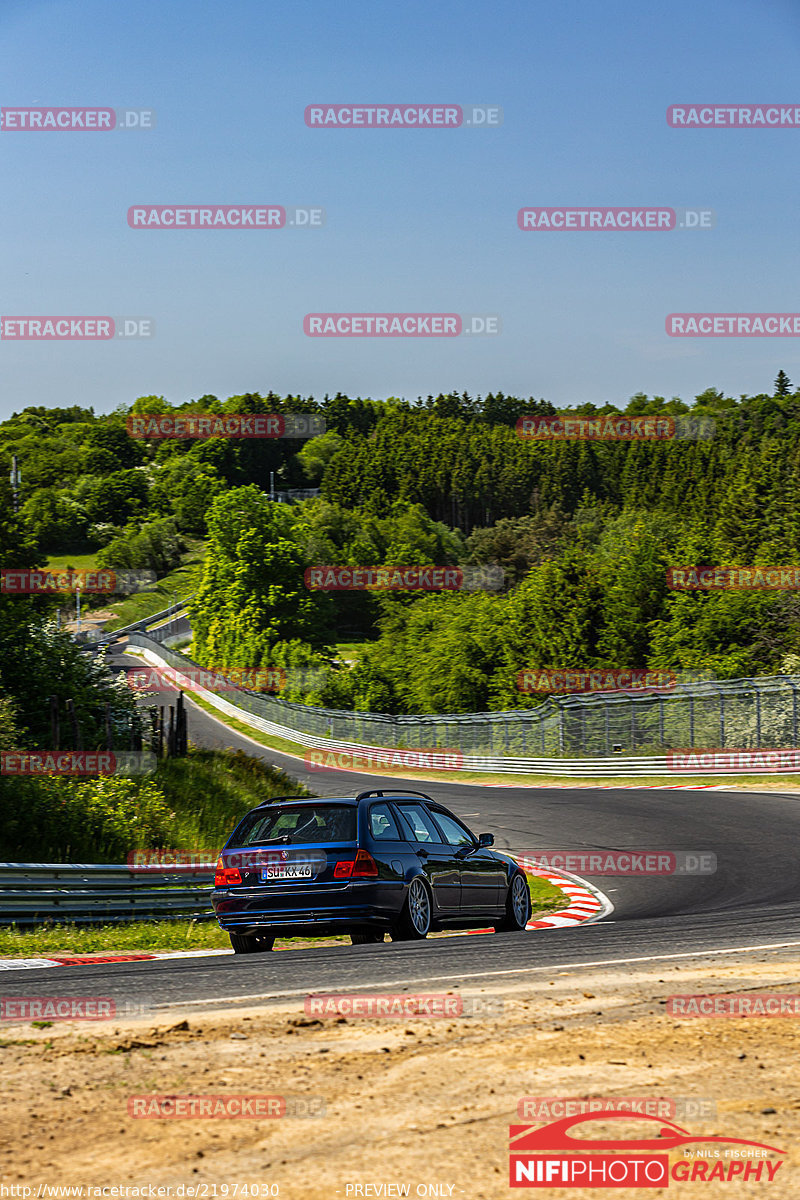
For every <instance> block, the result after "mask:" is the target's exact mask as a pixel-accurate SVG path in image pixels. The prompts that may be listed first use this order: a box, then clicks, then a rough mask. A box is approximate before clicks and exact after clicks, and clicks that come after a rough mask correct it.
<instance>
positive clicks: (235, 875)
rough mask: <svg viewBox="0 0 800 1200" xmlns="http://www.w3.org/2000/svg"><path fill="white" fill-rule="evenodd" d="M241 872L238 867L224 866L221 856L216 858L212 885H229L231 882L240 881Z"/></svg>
mask: <svg viewBox="0 0 800 1200" xmlns="http://www.w3.org/2000/svg"><path fill="white" fill-rule="evenodd" d="M241 882H242V873H241V871H240V870H239V868H238V867H226V866H225V863H224V862H223V861H222V859H221V858H218V859H217V866H216V870H215V871H214V887H230V885H231V884H232V883H241Z"/></svg>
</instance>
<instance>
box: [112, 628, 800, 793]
mask: <svg viewBox="0 0 800 1200" xmlns="http://www.w3.org/2000/svg"><path fill="white" fill-rule="evenodd" d="M129 640H130V644H131V645H135V646H138V647H140V648H141V650H142V652H143V654H144V657H145V659H146V660H147V661H148V662H150V663H152V664H153V665H154V666H156V667H158V666H162V667H170V668H171V669H172V671H171V676H172V672H178V673H179V674H178V679H177V681H176V682H175V683H174V686H176V687H177V686H180V672H181V671H182V670H183V671H191V672H193V677H192V676H191V675H190V676H188V677H187V688H189V689H190V691H192V692H197V693H198V694H199V695H200V696H202V697H203V698H204V699H205V700H207V701H208V702H209V703H210V704H212V705H213V706H214V708H216V709H218V710H219V711H220V712H222V713H225V714H226V715H227V716H231V717H235V718H236V720H238V721H242V722H243V723H244V724H246V725H250V726H251V727H252V728H253V729H259V730H261V731H262V732H263V733H266V734H269V735H270V736H272V737H280V738H285V739H287V740H289V741H291V742H294V743H296V744H297V745H299V746H304V747H306V748H309V749H314V750H324V751H330V752H331V753H332V754H333V755H334V756H335V755H336V754H337V753H338V752H342V754H343V756H344V755H346V756H347V761H342V762H341V763H339V764H337V763H336V762H335V761H334V762H330V763H327V762H323V763H321V764H320V765H330V766H332V767H335V766H336V765H340V766H341V767H342V768H343V769H345V770H351V771H353V770H362V769H363V770H365V771H373V770H376V769H383V770H384V772H385V771H386V770H391V768H392V767H402V766H413V767H417V768H420V767H422V768H424V767H425V761H424V757H425V752H426V751H430V750H432V749H433V748H434V747H435V746H436V745H437V744H438V745H440V746H443V747H444V746H446V747H448V748H449V749H451V750H456V751H457V752H459V753H460V754H461V755H462V757H461V763H460V766H459V767H458V768H456V767H455V766H454V767H452V768H449V769H451V770H457V769H458V770H463V771H478V772H492V773H500V774H519V775H530V774H537V775H554V776H555V775H584V776H623V775H673V776H675V777H676V778H678V779H679V778H680V777H681V776H682V775H686V774H689V773H691V774H696V775H700V774H711V775H713V774H724V775H731V774H754V773H763V772H764V771H774V772H776V773H780V772H783V773H797V772H798V767H797V765H796V764H795V762H794V759H795V758H797V755H796V754H794V753H792V754H791V755H787V758H790V757H791V758H792V760H793V761H792V762H791V763H788V762H787V763H785V764H780V763H779V764H777V765H776V764H774V763H769V762H767V761H766V760H765V762H764V764H763V765H761V766H759V764H758V763H757V762H753V761H748V762H742V763H740V764H736V763H730V762H726V763H725V764H723V765H718V766H714V765H711V766H709V765H701V764H698V768H697V769H696V770H694V771H691V772H690V771H689V767H688V765H686V764H683V765H678V764H675V763H673V762H671V760H670V757H669V756H668V755H664V754H662V755H648V756H646V757H645V756H642V757H634V756H631V755H627V754H626V755H623V754H621V753H620V754H618V755H617V756H616V757H611V756H608V757H592V758H588V757H586V758H566V757H561V758H558V757H552V758H545V757H542V758H539V757H537V758H533V757H529V756H528V755H524V756H519V755H514V754H511V753H507V754H503V755H496V754H489V755H470V754H464V753H463V750H462V749H461V746H460V744H459V741H458V739H457V737H456V738H452V740H449V741H443V740H442V733H441V730H440V729H438V727H437V725H436V722H437V720H441V722H442V724H443V726H444V727H445V728H448V729H449V728H450V727H451V726H452V724H453V723H454V722H456V721H459V720H462V718H459V717H453V716H443V717H441V718H437V717H435V716H424V717H417V718H415V717H381V716H377V715H375V714H373V713H350V712H338V711H334V710H329V709H320V708H310V707H308V706H306V705H303V704H292V703H289V702H288V701H286V700H277V699H275V698H274V697H271V696H262V695H258V694H256V693H253V692H248V691H247V690H246V689H243V688H232V687H230V688H227V689H226V693H225V694H226V696H232V697H235V700H236V703H233V702H232V701H231V700H228V699H223V698H222V696H220V695H218V694H217V693H215V692H212V691H209V690H207V689H206V688H203V687H201V686H200V685H199V684H198V683H197V673H198V672H201V671H202V668H199V667H197V666H196V664H195V663H193V662H192V661H191V660H190V659H188V658H186V657H185V656H184V655H182V654H179V653H178V652H177V651H175V650H170V649H169V648H167V647H165V646H162V645H159V644H158V643H157V642H154V641H153V640H152V639H151V638H147V637H145V636H143V635H141V634H135V635H133V636H132V637H131V638H130V639H129ZM733 682H736V681H733ZM763 682H765V683H767V682H774V681H768V680H764V681H763ZM779 682H780V683H782V684H785V685H788V686H789V688H790V689H791V694H792V696H793V697H794V713H795V722H796V695H797V687H796V682H800V681H796V682H794V681H792V680H788V679H787V680H783V679H781V680H780V681H779ZM699 686H703V687H705V686H708V685H699ZM573 699H574V698H573ZM594 699H595V700H596V699H599V697H597V698H594ZM623 700H624V698H623V697H615V698H614V700H612V701H610V703H614V702H615V701H616V702H620V701H623ZM593 702H594V701H589V702H588V703H590V704H591V703H593ZM635 702H638V701H635ZM692 703H693V704H694V698H693V700H692ZM542 708H545V706H544V705H542ZM539 711H540V710H538V709H533V710H528V711H527V712H520V713H502V712H501V713H486V714H475V715H473V716H469V717H465V718H463V721H465V722H470V723H475V722H477V721H478V720H479V718H481V717H486V718H489V722H488V725H487V729H488V736H489V737H491V736H492V735H493V734H494V733H495V729H496V726H495V723H494V722H495V719H496V720H497V721H500V722H502V720H503V719H504V718H514V717H520V718H524V719H526V720H527V721H530V720H531V718H535V717H536V716H537V715H538V714H539ZM631 711H632V710H631ZM759 711H760V702H759ZM791 715H792V713H791V707H790V712H789V718H790V720H791ZM331 717H341V718H349V719H351V721H352V722H353V724H354V725H355V724H356V722H363V725H362V727H366V729H367V730H368V732H369V733H371V734H372V735H373V737H374V736H375V731H376V729H377V730H378V731H379V732H382V733H383V735H384V737H385V736H386V732H387V731H392V730H394V732H395V736H397V737H398V740H399V737H400V736H403V738H404V739H405V738H407V737H409V733H410V734H412V736H411V737H410V738H409V740H410V741H411V744H410V745H408V744H407V745H406V746H404V747H398V746H397V745H396V744H395V745H394V746H392V745H391V744H390V745H387V744H386V742H385V741H383V742H379V741H377V740H375V741H372V742H358V741H351V740H349V739H342V738H337V737H333V736H327V737H326V736H320V735H318V734H316V733H309V732H307V730H306V729H304V728H303V725H304V724H305V723H311V722H318V721H319V720H320V719H321V718H326V719H327V718H331ZM633 719H634V718H631V721H633ZM367 722H374V724H367ZM401 723H402V724H401ZM467 728H469V726H467ZM500 728H501V730H502V728H503V727H502V724H501V725H500ZM759 728H761V727H759ZM790 728H791V726H790ZM398 730H400V731H401V733H400V734H399V735H398ZM420 730H422V731H423V733H422V735H421V734H420ZM437 730H438V731H437ZM506 735H507V736H506V739H505V740H506V745H508V744H509V741H510V738H509V737H508V730H507V729H506ZM424 736H427V737H428V738H430V739H431V740H430V741H427V742H426V741H424V740H423V737H424ZM517 736H519V731H517ZM740 736H741V735H740ZM750 737H751V739H752V734H751V735H750ZM559 741H560V746H561V750H562V753H563V750H564V737H563V726H562V729H561V737H560V739H559ZM414 743H416V746H417V747H424V749H423V750H415V748H414ZM691 744H692V743H690V742H688V741H687V742H684V744H683V745H684V747H685V746H687V745H691ZM761 744H763V743H761V742H760V740H759V742H758V743H757V745H761ZM795 745H796V743H790V745H789V746H787V747H786V749H787V750H791V751H794V746H795ZM676 748H677V749H681V748H682V747H681V746H680V743H679V744H678V746H677V747H676ZM747 748H748V743H747V741H744V739H743V740H742V741H741V742H739V744H738V745H737V746H736V747H735V749H737V750H740V749H747ZM776 748H779V747H775V746H771V747H770V749H771V750H772V749H776ZM708 749H709V750H716V749H719V747H717V746H713V745H712V746H710V747H709V748H708ZM754 749H755V747H754ZM694 752H695V753H698V754H699V753H701V751H700V750H699V749H698V748H697V745H696V744H695V747H694ZM406 754H408V759H409V761H407V762H404V761H403V757H404V755H406ZM357 758H361V759H362V760H363V761H362V762H361V763H359V762H357V761H355V760H356V759H357Z"/></svg>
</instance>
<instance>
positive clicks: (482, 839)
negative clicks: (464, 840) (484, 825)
mask: <svg viewBox="0 0 800 1200" xmlns="http://www.w3.org/2000/svg"><path fill="white" fill-rule="evenodd" d="M493 845H494V834H493V833H479V834H478V849H479V850H483V849H484V847H485V846H493Z"/></svg>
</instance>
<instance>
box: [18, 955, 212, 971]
mask: <svg viewBox="0 0 800 1200" xmlns="http://www.w3.org/2000/svg"><path fill="white" fill-rule="evenodd" d="M212 954H233V951H232V950H163V951H156V952H154V953H153V954H71V955H69V956H66V955H64V956H62V955H58V956H56V957H55V958H0V971H26V970H34V969H35V968H37V967H91V966H105V965H106V964H108V963H131V962H151V961H152V960H153V959H156V958H208V957H209V956H210V955H212Z"/></svg>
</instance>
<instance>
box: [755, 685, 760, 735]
mask: <svg viewBox="0 0 800 1200" xmlns="http://www.w3.org/2000/svg"><path fill="white" fill-rule="evenodd" d="M755 692H756V750H760V749H761V692H760V691H759V690H758V688H756V689H755Z"/></svg>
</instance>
